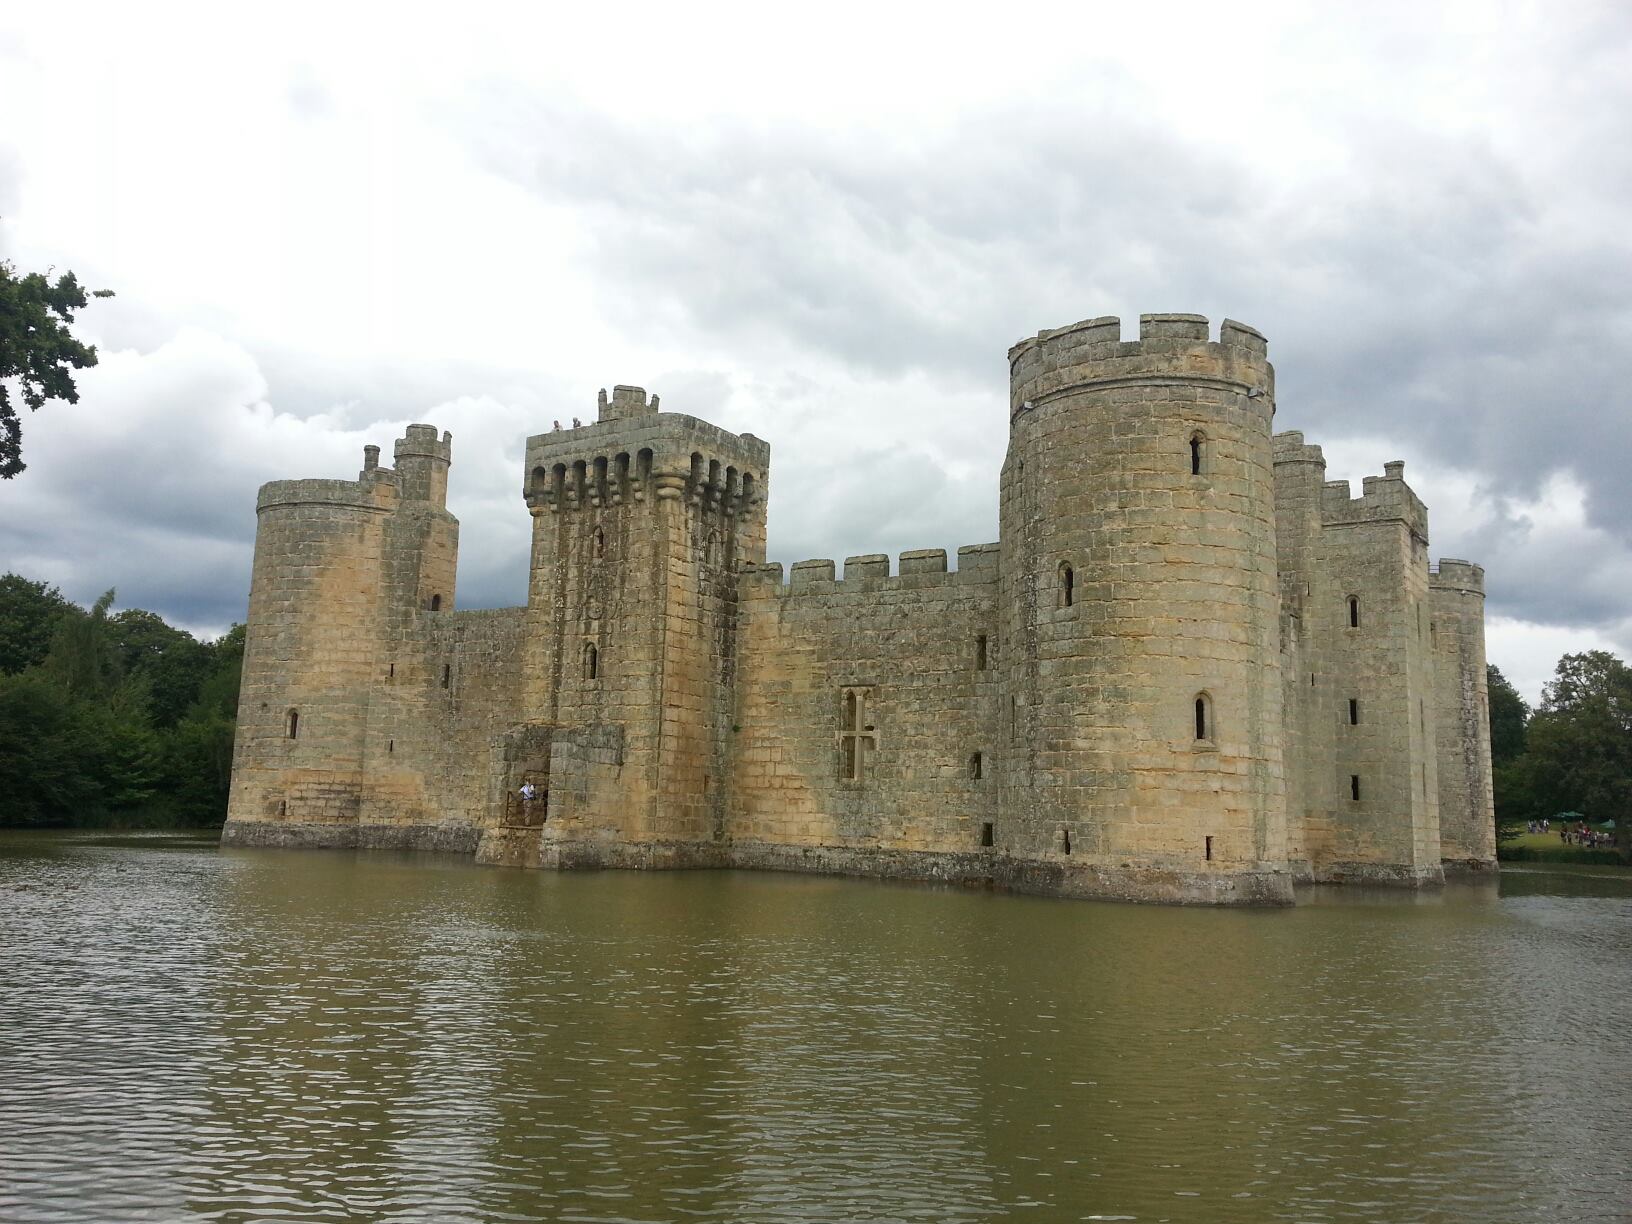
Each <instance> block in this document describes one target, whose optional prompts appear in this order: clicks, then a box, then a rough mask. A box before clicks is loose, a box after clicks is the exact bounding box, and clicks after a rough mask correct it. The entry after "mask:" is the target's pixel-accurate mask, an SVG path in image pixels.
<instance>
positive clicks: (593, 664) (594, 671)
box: [582, 640, 601, 681]
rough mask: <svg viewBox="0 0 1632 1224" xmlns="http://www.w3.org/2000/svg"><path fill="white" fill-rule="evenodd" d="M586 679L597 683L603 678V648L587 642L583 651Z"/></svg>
mask: <svg viewBox="0 0 1632 1224" xmlns="http://www.w3.org/2000/svg"><path fill="white" fill-rule="evenodd" d="M582 659H583V668H584V679H585V680H591V681H596V680H599V679H600V678H601V648H600V647H599V646H597V645H596V644H595V643H594V642H591V641H587V640H586V641H585V642H584V648H583V651H582Z"/></svg>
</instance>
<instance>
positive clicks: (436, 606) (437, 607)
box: [431, 595, 442, 612]
mask: <svg viewBox="0 0 1632 1224" xmlns="http://www.w3.org/2000/svg"><path fill="white" fill-rule="evenodd" d="M431 611H432V612H440V611H442V596H440V595H432V596H431Z"/></svg>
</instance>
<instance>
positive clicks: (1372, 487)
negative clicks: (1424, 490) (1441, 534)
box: [1320, 460, 1428, 540]
mask: <svg viewBox="0 0 1632 1224" xmlns="http://www.w3.org/2000/svg"><path fill="white" fill-rule="evenodd" d="M1361 485H1362V487H1363V488H1364V490H1365V491H1364V492H1363V493H1361V495H1360V496H1359V497H1353V496H1351V493H1350V488H1349V482H1348V481H1346V480H1328V481H1326V482H1325V483H1324V484H1323V485H1322V486H1321V490H1320V520H1321V524H1322V525H1323V526H1326V527H1343V526H1348V525H1351V524H1354V523H1379V522H1390V521H1398V522H1401V523H1404V524H1405V525H1406V526H1407V527H1408V528H1410V529H1411V531H1412V532H1413V533H1414V534H1416V535H1418V536H1421V537H1422V538H1423V539H1424V540H1426V539H1427V538H1428V509H1427V507H1426V506H1424V505H1423V504H1422V501H1421V500H1420V499H1419V498H1418V497H1417V495H1416V494H1415V493H1413V492H1412V491H1411V486H1410V485H1408V484H1406V483H1405V464H1404V463H1402V462H1400V461H1399V460H1394V461H1392V462H1389V463H1386V464H1384V465H1383V474H1382V475H1381V476H1367V477H1366V478H1365V479H1364V480H1363V481H1362V482H1361Z"/></svg>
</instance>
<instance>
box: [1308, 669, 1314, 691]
mask: <svg viewBox="0 0 1632 1224" xmlns="http://www.w3.org/2000/svg"><path fill="white" fill-rule="evenodd" d="M1309 687H1310V688H1314V687H1315V673H1314V672H1310V673H1309Z"/></svg>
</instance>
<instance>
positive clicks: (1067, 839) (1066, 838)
mask: <svg viewBox="0 0 1632 1224" xmlns="http://www.w3.org/2000/svg"><path fill="white" fill-rule="evenodd" d="M1060 849H1061V851H1063V852H1064V853H1066V854H1070V853H1071V830H1070V829H1061V830H1060Z"/></svg>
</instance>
